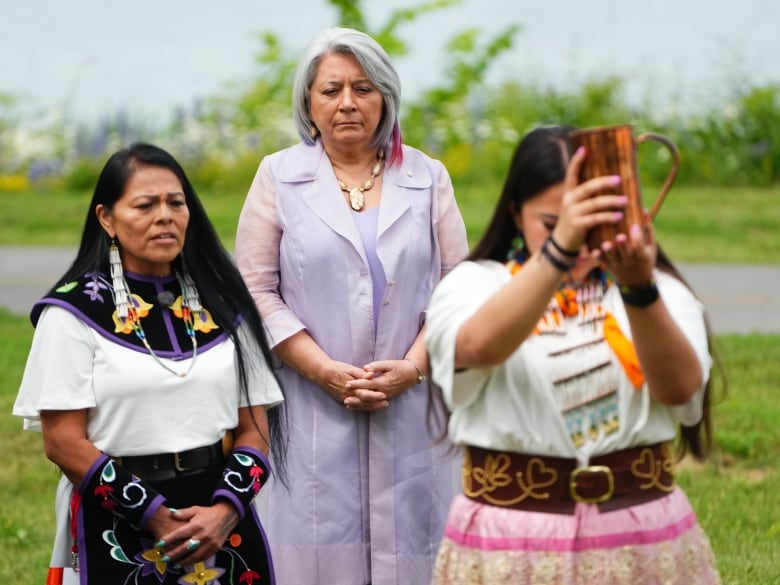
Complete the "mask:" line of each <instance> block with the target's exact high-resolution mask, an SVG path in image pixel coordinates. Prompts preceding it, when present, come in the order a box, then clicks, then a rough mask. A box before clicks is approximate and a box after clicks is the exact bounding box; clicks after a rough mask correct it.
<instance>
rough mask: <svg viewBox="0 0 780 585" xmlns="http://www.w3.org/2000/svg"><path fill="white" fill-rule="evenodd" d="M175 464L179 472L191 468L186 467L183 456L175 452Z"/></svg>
mask: <svg viewBox="0 0 780 585" xmlns="http://www.w3.org/2000/svg"><path fill="white" fill-rule="evenodd" d="M173 466H174V467H175V468H176V471H178V472H182V471H187V470H188V469H189V467H184V466H183V465H182V464H181V458H180V457H179V454H178V453H174V454H173Z"/></svg>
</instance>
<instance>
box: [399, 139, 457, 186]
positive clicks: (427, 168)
mask: <svg viewBox="0 0 780 585" xmlns="http://www.w3.org/2000/svg"><path fill="white" fill-rule="evenodd" d="M403 149H404V159H403V162H402V163H401V165H400V166H393V167H390V168H389V169H388V170H387V171H386V172H387V174H388V175H389V177H390V180H392V181H393V182H394V183H395V184H397V185H398V186H400V187H408V188H411V189H428V188H430V187H431V185H433V184H434V183H436V182H437V181H438V175H439V173H440V172H441V171H442V169H443V165H442V164H441V163H440V162H439V161H437V160H435V159H432V158H431V157H429V156H428V155H427V154H424V153H423V152H421V151H419V150H417V149H416V148H413V147H411V146H406V145H404V146H403Z"/></svg>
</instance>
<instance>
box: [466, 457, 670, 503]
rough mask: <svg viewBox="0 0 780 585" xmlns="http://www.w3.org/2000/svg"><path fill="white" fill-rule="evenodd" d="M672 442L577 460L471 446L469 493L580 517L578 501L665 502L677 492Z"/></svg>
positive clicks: (480, 498) (484, 500)
mask: <svg viewBox="0 0 780 585" xmlns="http://www.w3.org/2000/svg"><path fill="white" fill-rule="evenodd" d="M675 485H676V484H675V479H674V455H673V453H672V445H671V443H669V442H664V443H658V444H656V445H649V446H645V447H633V448H630V449H624V450H622V451H616V452H615V453H609V454H607V455H600V456H597V457H593V458H591V460H590V465H588V466H587V467H577V461H576V459H568V458H565V457H547V456H542V455H526V454H523V453H510V452H507V451H493V450H491V449H482V448H479V447H471V446H467V447H466V448H465V454H464V460H463V493H464V495H466V496H467V497H468V498H471V499H472V500H475V501H477V502H481V503H483V504H488V505H491V506H501V507H506V508H513V509H516V510H526V511H532V512H546V513H550V514H574V508H575V506H576V504H577V502H584V503H586V504H597V505H598V507H599V509H600V510H601V511H602V512H608V511H610V510H617V509H620V508H626V507H628V506H635V505H637V504H642V503H645V502H649V501H651V500H655V499H657V498H661V497H663V496H665V495H667V494H669V493H671V492H672V491H673V490H674V488H675Z"/></svg>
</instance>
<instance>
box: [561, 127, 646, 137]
mask: <svg viewBox="0 0 780 585" xmlns="http://www.w3.org/2000/svg"><path fill="white" fill-rule="evenodd" d="M624 129H629V130H631V131H632V132H633V130H634V125H633V124H607V125H604V126H591V127H589V128H579V129H577V130H572V131H571V132H569V136H571V137H574V136H582V135H584V134H593V133H596V132H607V131H615V130H624Z"/></svg>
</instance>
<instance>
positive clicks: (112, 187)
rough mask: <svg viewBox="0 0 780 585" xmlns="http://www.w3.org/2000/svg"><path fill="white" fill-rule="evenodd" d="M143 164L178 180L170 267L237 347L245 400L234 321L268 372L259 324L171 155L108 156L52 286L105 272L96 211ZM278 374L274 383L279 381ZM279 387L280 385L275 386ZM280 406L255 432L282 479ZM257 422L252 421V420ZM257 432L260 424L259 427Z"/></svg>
mask: <svg viewBox="0 0 780 585" xmlns="http://www.w3.org/2000/svg"><path fill="white" fill-rule="evenodd" d="M142 167H161V168H165V169H168V170H170V171H171V172H172V173H173V174H174V175H176V177H177V178H178V179H179V181H180V182H181V185H182V189H183V191H184V195H185V201H186V203H187V208H188V209H189V214H190V218H189V223H188V224H187V230H186V232H185V240H184V247H183V249H182V251H181V254H180V255H179V257H178V258H177V259H176V260H175V261H174V265H175V266H176V267H177V268H179V269H181V270H184V269H185V267H186V272H188V273H189V275H190V277H191V278H192V280H193V282H194V283H195V287H196V289H197V291H198V294H199V296H200V299H201V301H202V302H203V305H204V306H205V307H208V309H209V312H210V313H211V315H212V317H213V319H214V321H215V322H216V323H217V324H218V325H219V326H220V327H222V328H223V330H224V331H227V332H228V333H229V334H230V337H231V339H232V340H233V344H234V345H235V349H236V361H237V365H238V377H239V385H240V390H241V393H242V394H243V396H244V397H245V398H246V399H247V400H249V388H248V383H249V382H248V375H247V372H248V369H249V365H248V364H247V356H248V355H250V353H249V352H248V351H247V348H246V347H244V344H242V342H241V336H240V335H239V331H238V325H239V323H240V322H242V321H243V322H244V323H245V325H244V326H245V327H248V329H249V332H251V336H252V337H253V338H254V340H255V342H256V343H257V345H258V346H259V347H260V349H261V351H262V354H263V358H264V359H265V361H266V364H267V365H268V368H269V370H270V371H271V372H272V373H274V374H273V375H274V377H276V374H275V370H274V369H273V368H272V365H271V364H272V359H271V352H270V350H269V348H268V342H267V340H266V336H265V331H264V329H263V323H262V320H261V318H260V314H259V313H258V311H257V307H256V306H255V303H254V301H253V299H252V296H251V295H250V294H249V291H248V290H247V288H246V285H245V284H244V281H243V279H242V278H241V274H240V273H239V271H238V268H237V267H236V265H235V264H234V262H233V259H232V258H231V256H230V254H229V253H228V251H227V250H226V249H225V247H224V246H223V245H222V242H221V241H220V240H219V237H218V236H217V232H216V230H215V229H214V226H213V225H212V223H211V221H210V220H209V218H208V216H207V215H206V211H205V209H204V208H203V204H202V203H201V202H200V199H199V198H198V195H197V193H196V192H195V189H194V188H193V186H192V184H191V183H190V181H189V179H188V178H187V175H186V174H185V172H184V169H183V168H182V167H181V165H180V164H179V163H178V161H176V159H175V158H174V157H173V156H172V155H171V154H169V153H168V152H166V151H165V150H163V149H162V148H159V147H157V146H154V145H152V144H147V143H143V142H137V143H134V144H131V145H130V146H128V147H127V148H123V149H121V150H119V151H117V152H115V153H114V154H113V155H111V156H110V157H109V159H108V161H107V162H106V164H105V166H104V167H103V170H102V171H101V172H100V176H99V177H98V180H97V184H96V186H95V192H94V194H93V195H92V200H91V201H90V204H89V209H88V210H87V217H86V220H85V221H84V231H83V233H82V235H81V244H80V245H79V249H78V252H77V254H76V259H75V260H74V261H73V264H71V266H70V268H68V269H67V271H66V272H65V274H63V275H62V277H61V278H60V279H59V280H58V282H57V286H59V285H60V284H62V283H65V282H69V281H71V280H74V279H76V278H79V277H80V276H82V275H83V274H85V273H87V272H93V271H94V272H103V273H106V274H108V273H109V262H108V249H109V247H110V245H111V238H110V237H109V236H108V234H107V233H106V232H105V230H104V229H103V227H102V226H101V225H100V222H99V221H98V217H97V214H96V213H95V210H96V208H97V206H98V205H103V206H104V207H105V208H106V209H108V210H111V209H112V208H113V206H114V204H115V203H116V202H117V201H118V200H119V199H120V198H121V197H122V195H123V194H124V192H125V188H126V187H127V184H128V183H129V181H130V179H131V177H132V176H133V174H134V173H135V172H136V171H137V170H138V169H139V168H142ZM278 381H279V380H278V378H277V382H278ZM279 387H280V388H281V384H279ZM284 413H285V409H284V408H283V407H279V408H271V409H269V410H268V411H267V413H266V416H267V418H268V434H269V437H265V436H263V433H260V434H261V436H262V439H263V441H265V443H266V444H267V445H268V447H269V450H270V451H271V453H272V455H273V458H274V465H275V467H276V469H275V472H276V473H277V475H279V477H280V479H282V480H283V481H284V478H285V461H286V448H285V445H286V441H285V436H286V432H285V430H286V421H285V414H284ZM255 426H257V421H255ZM258 432H259V427H258Z"/></svg>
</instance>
